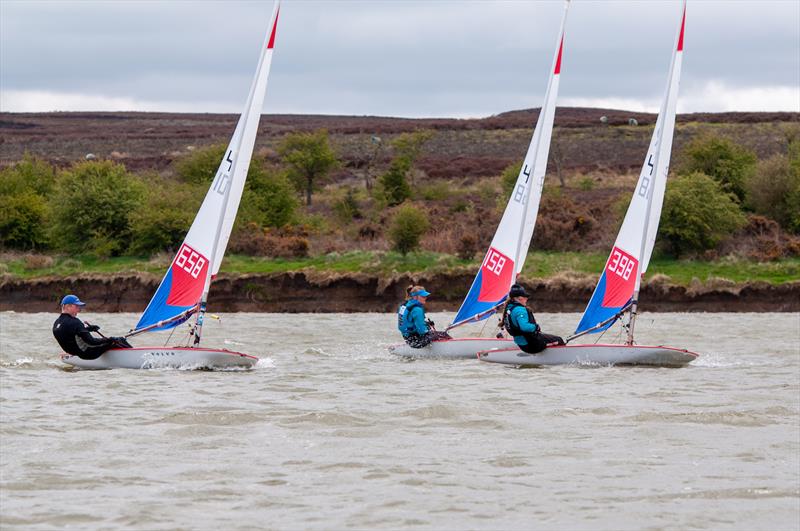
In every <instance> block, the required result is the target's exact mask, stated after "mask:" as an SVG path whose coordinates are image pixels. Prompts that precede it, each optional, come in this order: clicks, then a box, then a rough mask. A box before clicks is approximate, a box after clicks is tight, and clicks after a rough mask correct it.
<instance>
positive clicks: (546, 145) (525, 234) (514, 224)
mask: <svg viewBox="0 0 800 531" xmlns="http://www.w3.org/2000/svg"><path fill="white" fill-rule="evenodd" d="M568 11H569V0H567V2H565V4H564V16H563V18H562V20H561V30H560V31H559V33H558V40H557V41H556V49H555V54H554V56H553V63H552V68H551V70H550V72H551V74H550V79H549V81H548V83H547V91H546V92H545V96H544V104H543V105H542V109H541V111H540V112H539V119H538V120H537V122H536V129H535V130H534V132H533V138H531V143H530V145H529V146H528V152H527V153H526V155H525V159H524V161H523V163H522V168H521V170H520V173H519V176H518V177H517V181H516V183H515V185H514V190H513V192H512V193H511V198H510V199H509V200H508V204H507V205H506V209H505V212H503V217H502V218H501V220H500V225H498V227H497V231H496V232H495V234H494V238H492V243H491V244H490V245H489V250H488V251H487V252H486V256H485V257H484V259H483V263H482V264H481V267H480V269H479V270H478V274H477V275H476V276H475V280H474V281H473V282H472V287H471V288H470V290H469V292H468V293H467V296H466V298H465V299H464V302H463V303H462V304H461V308H460V309H459V310H458V314H456V317H455V319H454V320H453V323H452V324H451V325H450V326H449V327H448V329H450V328H453V327H455V326H459V325H462V324H464V323H468V322H472V321H479V320H481V319H485V318H487V317H489V315H491V314H492V313H493V311H494V309H495V308H496V307H497V306H498V305H499V304H501V303H502V302H503V301H504V300H505V298H506V296H507V295H508V290H509V288H510V287H511V285H512V284H513V283H514V281H515V280H516V278H517V275H518V274H519V273H520V272H521V271H522V267H523V265H525V258H526V257H527V255H528V247H530V243H531V238H532V237H533V229H534V227H535V226H536V215H537V213H538V211H539V202H540V200H541V198H542V187H543V186H544V176H545V170H546V169H547V156H548V154H549V152H550V137H551V136H552V133H553V118H554V116H555V109H556V97H557V96H558V81H559V75H560V74H561V52H562V50H563V46H564V28H565V25H566V21H567V12H568Z"/></svg>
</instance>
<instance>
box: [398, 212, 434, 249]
mask: <svg viewBox="0 0 800 531" xmlns="http://www.w3.org/2000/svg"><path fill="white" fill-rule="evenodd" d="M429 227H430V222H429V221H428V215H427V214H426V213H425V212H423V211H422V210H420V209H418V208H417V207H415V206H413V205H403V206H401V207H400V208H399V209H397V212H396V213H395V215H394V218H393V219H392V222H391V225H390V227H389V241H391V243H392V249H394V250H395V251H399V252H401V253H402V254H403V255H405V254H407V253H409V252H411V251H414V250H416V249H418V248H419V242H420V239H421V238H422V235H423V234H425V232H427V231H428V228H429Z"/></svg>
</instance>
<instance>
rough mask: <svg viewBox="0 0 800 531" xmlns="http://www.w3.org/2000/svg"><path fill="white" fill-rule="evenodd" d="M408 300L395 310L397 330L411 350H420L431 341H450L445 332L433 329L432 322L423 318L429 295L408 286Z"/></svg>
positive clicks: (417, 287)
mask: <svg viewBox="0 0 800 531" xmlns="http://www.w3.org/2000/svg"><path fill="white" fill-rule="evenodd" d="M406 293H407V294H408V299H407V300H406V301H405V302H403V304H401V305H400V308H399V309H398V310H397V329H398V330H400V333H401V334H402V335H403V339H405V340H406V343H408V344H409V345H410V346H411V347H412V348H422V347H426V346H428V345H430V343H431V341H437V340H442V339H450V335H449V334H447V333H446V332H437V331H436V330H434V329H433V326H434V324H433V321H431V320H429V319H426V318H425V302H426V301H427V299H428V297H429V296H430V293H429V292H428V291H426V290H425V288H424V287H422V286H409V287H408V289H407V290H406Z"/></svg>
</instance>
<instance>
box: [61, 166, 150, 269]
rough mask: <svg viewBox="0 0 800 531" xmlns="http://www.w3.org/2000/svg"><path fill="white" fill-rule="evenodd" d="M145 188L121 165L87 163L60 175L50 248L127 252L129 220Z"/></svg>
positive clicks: (76, 250) (70, 250)
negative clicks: (51, 246) (51, 245)
mask: <svg viewBox="0 0 800 531" xmlns="http://www.w3.org/2000/svg"><path fill="white" fill-rule="evenodd" d="M143 196H144V189H143V187H142V184H141V183H140V182H139V181H136V180H135V179H132V178H131V177H130V176H129V175H128V173H127V171H126V170H125V166H122V165H121V164H115V163H114V162H111V161H88V162H82V163H79V164H76V165H74V166H73V167H72V168H71V169H69V170H67V171H64V172H63V173H62V174H61V175H59V177H58V180H57V183H56V187H55V190H54V193H53V195H52V198H51V203H50V205H51V211H52V213H53V223H52V232H51V241H52V242H53V245H54V246H57V247H58V248H60V249H63V250H65V251H68V252H72V253H89V254H93V255H95V256H101V257H105V256H112V255H118V254H120V253H121V252H122V251H124V250H125V249H127V248H128V244H129V241H130V237H131V223H130V218H131V215H132V214H133V212H134V211H135V210H136V209H138V208H140V206H141V203H142V197H143Z"/></svg>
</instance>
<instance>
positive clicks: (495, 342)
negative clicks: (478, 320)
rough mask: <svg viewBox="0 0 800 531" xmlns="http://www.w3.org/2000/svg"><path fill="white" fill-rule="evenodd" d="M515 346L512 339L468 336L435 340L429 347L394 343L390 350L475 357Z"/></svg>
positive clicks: (415, 355) (425, 355)
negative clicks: (481, 353) (413, 346)
mask: <svg viewBox="0 0 800 531" xmlns="http://www.w3.org/2000/svg"><path fill="white" fill-rule="evenodd" d="M512 346H514V342H513V341H512V340H511V339H497V338H493V337H491V338H490V337H467V338H456V339H445V340H441V341H434V342H432V343H431V344H430V345H428V346H427V347H423V348H411V347H410V346H409V345H408V344H407V343H401V344H399V345H392V346H390V347H389V352H390V353H391V354H394V355H395V356H402V357H404V358H430V359H475V356H477V355H478V352H480V351H482V350H491V349H498V348H501V349H502V348H509V347H512Z"/></svg>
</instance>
